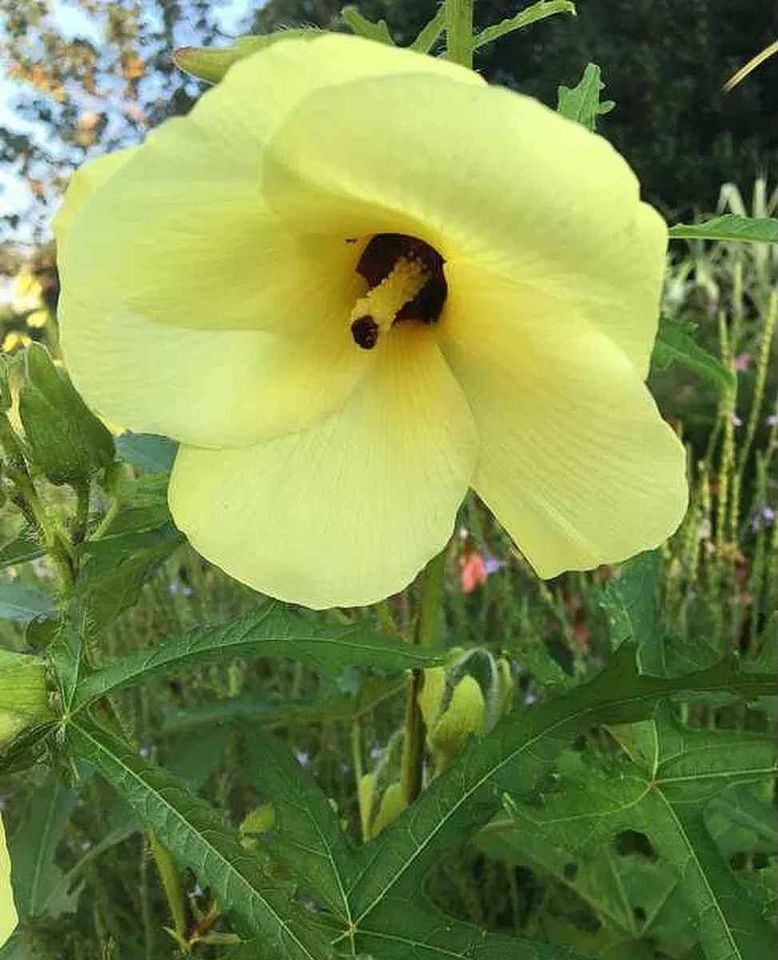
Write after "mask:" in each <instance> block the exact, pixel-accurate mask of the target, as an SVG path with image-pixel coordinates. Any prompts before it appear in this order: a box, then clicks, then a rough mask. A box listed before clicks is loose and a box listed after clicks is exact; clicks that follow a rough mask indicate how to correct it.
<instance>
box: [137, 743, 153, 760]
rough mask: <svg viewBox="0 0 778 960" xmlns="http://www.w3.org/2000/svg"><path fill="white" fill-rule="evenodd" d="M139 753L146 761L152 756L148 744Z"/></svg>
mask: <svg viewBox="0 0 778 960" xmlns="http://www.w3.org/2000/svg"><path fill="white" fill-rule="evenodd" d="M138 753H139V754H140V755H141V756H142V757H143V759H144V760H148V758H149V757H150V756H151V747H150V746H148V745H147V744H144V745H143V746H142V747H141V748H140V750H138Z"/></svg>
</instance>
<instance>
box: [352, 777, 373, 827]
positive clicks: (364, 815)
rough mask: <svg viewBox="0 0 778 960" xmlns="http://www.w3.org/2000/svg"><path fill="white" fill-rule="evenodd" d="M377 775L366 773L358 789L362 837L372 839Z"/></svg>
mask: <svg viewBox="0 0 778 960" xmlns="http://www.w3.org/2000/svg"><path fill="white" fill-rule="evenodd" d="M375 781H376V775H375V773H366V774H365V775H364V776H363V777H361V778H360V781H359V785H358V787H357V798H358V800H359V819H360V822H361V824H362V836H363V837H364V838H365V840H369V839H370V826H371V821H372V819H373V805H374V803H375Z"/></svg>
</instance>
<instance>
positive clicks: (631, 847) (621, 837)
mask: <svg viewBox="0 0 778 960" xmlns="http://www.w3.org/2000/svg"><path fill="white" fill-rule="evenodd" d="M613 847H614V849H615V851H616V853H618V855H619V856H620V857H642V858H643V859H644V860H651V861H652V862H653V861H654V860H656V859H657V854H656V850H654V848H653V846H652V845H651V841H650V840H649V839H648V837H647V836H646V835H645V833H640V832H639V831H637V830H622V831H621V833H617V834H616V836H615V837H614V838H613Z"/></svg>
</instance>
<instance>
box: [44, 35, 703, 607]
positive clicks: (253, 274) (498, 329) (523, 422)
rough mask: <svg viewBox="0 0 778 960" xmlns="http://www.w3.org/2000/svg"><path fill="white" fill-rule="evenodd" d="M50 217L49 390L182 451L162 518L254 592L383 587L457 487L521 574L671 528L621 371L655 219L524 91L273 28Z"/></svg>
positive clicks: (640, 330) (662, 455)
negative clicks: (68, 383) (69, 391)
mask: <svg viewBox="0 0 778 960" xmlns="http://www.w3.org/2000/svg"><path fill="white" fill-rule="evenodd" d="M56 230H57V240H58V248H59V261H60V271H61V276H62V283H63V294H62V300H61V317H60V319H61V323H62V330H63V349H64V353H65V357H66V360H67V362H68V366H69V368H70V370H71V372H72V374H73V376H74V379H75V382H76V384H77V385H78V386H79V388H80V389H81V390H82V392H83V393H84V395H85V397H86V398H87V400H88V401H89V402H90V403H91V404H92V405H93V406H94V407H95V408H96V409H97V410H98V411H99V412H100V413H101V414H102V415H103V416H106V417H109V418H111V419H112V420H115V421H117V422H119V423H122V424H124V425H126V426H127V427H129V428H130V429H134V430H145V431H150V432H157V433H163V434H167V435H169V436H172V437H174V438H175V439H177V440H179V441H181V442H182V447H181V449H180V451H179V454H178V457H177V460H176V464H175V467H174V472H173V476H172V479H171V488H170V503H171V508H172V511H173V515H174V517H175V519H176V522H177V523H178V524H179V526H180V527H181V529H182V530H184V532H185V533H187V535H188V536H189V538H190V540H191V541H192V543H193V544H194V545H195V547H197V548H198V549H199V550H200V551H201V552H202V553H203V554H204V556H206V557H208V558H209V559H211V560H212V561H214V562H215V563H217V564H219V565H220V566H222V567H223V568H224V569H225V570H227V571H228V572H229V573H231V574H232V575H234V576H236V577H238V578H239V579H241V580H243V581H245V582H246V583H249V584H251V585H252V586H254V587H255V588H257V589H260V590H262V591H264V592H266V593H270V594H272V595H275V596H279V597H281V598H283V599H286V600H291V601H296V602H300V603H305V604H308V605H309V606H312V607H327V606H332V605H357V604H363V603H369V602H372V601H375V600H378V599H380V598H382V597H384V596H386V595H387V594H389V593H391V592H394V591H396V590H399V589H401V588H402V587H403V586H405V585H406V584H407V583H408V582H409V581H410V580H411V579H412V577H413V576H414V575H415V573H416V572H417V571H418V570H419V569H420V568H421V567H422V566H423V565H424V563H425V562H426V561H427V560H429V559H430V557H431V556H433V555H434V553H435V552H436V551H438V550H440V549H441V548H442V547H443V545H444V544H445V542H446V540H447V538H448V537H449V536H450V534H451V531H452V529H453V525H454V520H455V514H456V510H457V507H458V505H459V503H460V502H461V500H462V498H463V496H464V495H465V492H466V491H467V488H468V487H469V486H473V487H474V488H475V489H476V491H477V492H478V493H479V494H480V495H481V497H482V498H483V499H484V500H485V502H486V503H487V504H488V505H489V506H490V507H491V509H492V510H493V511H494V512H495V514H496V516H497V518H498V519H499V520H500V521H501V522H502V523H503V525H504V526H505V527H506V529H507V530H508V532H509V533H510V534H511V535H512V536H513V538H514V539H515V541H516V543H517V544H518V546H519V548H520V549H521V550H522V551H523V552H524V553H525V555H526V556H527V558H528V559H529V561H530V562H531V563H532V564H533V566H534V567H535V569H536V570H537V571H538V572H539V573H540V574H541V575H542V576H553V575H554V574H556V573H558V572H560V571H562V570H565V569H583V568H588V567H592V566H596V565H597V564H599V563H603V562H610V561H617V560H622V559H625V558H627V557H629V556H631V555H632V554H634V553H637V552H639V551H640V550H644V549H647V548H649V547H653V546H655V545H657V544H658V543H660V542H661V541H662V540H663V539H664V538H666V537H667V536H668V535H669V534H670V533H672V531H673V530H674V529H675V527H676V526H677V525H678V523H679V522H680V520H681V518H682V516H683V513H684V510H685V506H686V481H685V470H684V456H683V450H682V447H681V444H680V443H679V441H678V440H677V438H676V437H675V435H674V434H673V432H672V431H671V430H670V428H669V427H668V426H667V425H666V424H664V422H663V421H662V420H661V418H660V416H659V414H658V412H657V410H656V407H655V405H654V403H653V401H652V399H651V397H650V395H649V394H648V392H647V390H646V387H645V385H644V383H643V380H644V378H645V375H646V372H647V369H648V364H649V359H650V354H651V348H652V345H653V340H654V336H655V334H656V327H657V305H658V299H659V291H660V286H661V279H662V273H663V267H664V255H665V247H666V242H667V232H666V228H665V225H664V223H663V221H662V219H661V218H660V217H659V216H658V214H657V213H656V212H655V211H654V210H652V209H651V208H650V207H648V206H647V205H646V204H644V203H642V202H641V201H640V196H639V186H638V183H637V181H636V179H635V177H634V175H633V173H632V172H631V170H630V169H629V167H628V166H627V164H626V163H625V162H624V160H623V159H622V158H621V157H620V156H619V155H618V154H617V153H616V152H615V151H614V150H613V148H612V147H610V146H609V145H608V144H607V142H606V141H605V140H603V139H602V138H601V137H598V136H596V135H594V134H592V133H590V132H589V131H587V130H585V129H584V128H583V127H580V126H578V125H576V124H574V123H572V122H570V121H567V120H565V119H563V118H561V117H560V116H558V115H557V114H555V113H554V112H553V111H551V110H548V109H547V108H545V107H543V106H541V105H540V104H538V103H537V102H535V101H533V100H531V99H529V98H526V97H522V96H520V95H518V94H515V93H512V92H510V91H508V90H505V89H501V88H497V87H489V86H487V85H486V84H485V83H483V81H482V80H480V78H478V77H477V76H476V75H475V74H473V73H471V72H469V71H466V70H463V69H462V68H459V67H457V66H454V65H452V64H449V63H446V62H445V61H441V60H436V59H434V58H430V57H423V56H420V55H417V54H414V53H411V52H409V51H405V50H398V49H396V48H391V47H388V46H382V45H379V44H375V43H372V42H370V41H366V40H363V39H358V38H354V37H344V36H334V35H322V36H321V37H318V38H316V39H313V40H306V41H299V40H294V39H288V40H284V41H282V42H278V43H275V44H273V45H271V46H269V47H267V48H266V49H264V50H262V51H260V52H259V53H257V54H254V55H252V56H250V57H248V58H246V59H245V60H243V61H241V62H240V63H237V64H236V65H235V66H233V67H232V69H231V70H230V71H229V73H228V74H227V76H226V77H225V79H224V80H223V81H222V82H221V83H220V84H219V85H218V86H217V87H216V88H215V89H214V90H212V91H210V92H209V93H207V94H205V95H204V96H203V98H202V99H201V100H200V102H199V103H198V105H197V106H196V107H195V109H194V110H193V111H192V112H191V114H190V115H189V116H187V117H185V118H177V119H175V120H171V121H168V122H167V123H165V124H163V125H162V127H161V128H160V129H159V130H157V131H156V132H155V133H153V134H152V135H151V136H150V137H149V138H148V140H147V142H146V143H145V144H144V145H143V146H141V147H140V148H137V149H134V150H132V151H125V152H123V153H120V154H115V155H112V156H111V157H108V158H103V159H102V160H101V161H97V162H95V163H92V164H87V165H86V166H85V167H84V168H83V170H82V171H80V172H79V173H78V174H77V175H76V177H75V179H74V182H73V185H72V186H71V188H70V190H69V191H68V195H67V197H66V201H65V204H64V206H63V208H62V210H61V212H60V214H59V215H58V218H57V222H56Z"/></svg>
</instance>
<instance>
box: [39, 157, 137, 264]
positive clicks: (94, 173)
mask: <svg viewBox="0 0 778 960" xmlns="http://www.w3.org/2000/svg"><path fill="white" fill-rule="evenodd" d="M137 152H138V148H137V147H129V148H128V149H126V150H116V151H114V152H113V153H105V154H103V156H101V157H97V158H95V159H94V160H89V161H87V162H86V163H85V164H84V165H83V166H82V167H81V168H80V169H78V170H76V172H75V173H74V174H73V176H72V177H71V178H70V183H69V184H68V187H67V190H66V191H65V198H64V200H63V201H62V203H61V204H60V207H59V209H58V210H57V212H56V214H55V215H54V233H55V235H56V238H57V245H58V247H62V246H63V245H64V243H66V241H67V237H68V234H69V232H70V228H71V226H72V225H73V221H74V220H75V218H76V215H77V214H78V213H79V211H80V210H81V209H82V208H83V206H84V204H85V202H86V200H87V199H88V198H89V197H92V196H94V194H95V193H96V192H97V191H98V190H99V189H100V188H101V187H103V186H105V184H106V183H108V181H109V180H111V179H112V178H113V177H114V176H115V174H117V173H118V172H119V171H120V170H121V169H122V168H123V167H124V166H125V165H126V164H127V162H128V161H129V160H130V159H131V158H132V157H133V156H135V154H136V153H137ZM57 252H58V253H61V252H62V251H61V250H58V251H57Z"/></svg>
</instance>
